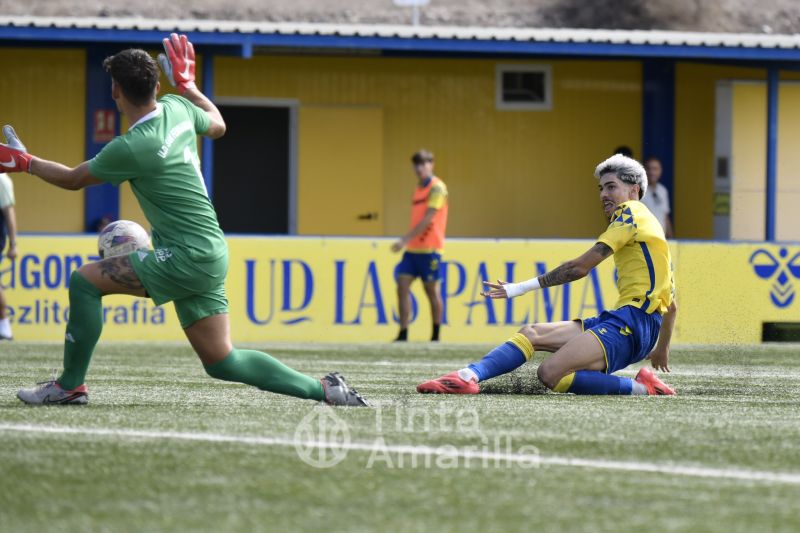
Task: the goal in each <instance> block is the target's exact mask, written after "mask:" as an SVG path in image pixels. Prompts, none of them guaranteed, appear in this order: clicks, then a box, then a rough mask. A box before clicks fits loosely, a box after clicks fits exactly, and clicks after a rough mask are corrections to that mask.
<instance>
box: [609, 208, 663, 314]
mask: <svg viewBox="0 0 800 533" xmlns="http://www.w3.org/2000/svg"><path fill="white" fill-rule="evenodd" d="M597 242H602V243H604V244H606V245H608V247H609V248H611V249H612V250H614V264H615V265H616V266H617V276H618V278H617V287H618V289H619V300H617V303H616V305H615V308H616V309H619V308H620V307H623V306H626V305H634V306H636V307H639V308H640V309H642V310H644V311H646V312H647V313H653V312H655V311H658V312H659V313H662V314H663V313H665V312H666V311H667V308H668V307H669V306H670V304H671V303H672V298H673V295H674V293H675V280H674V277H673V273H672V257H671V256H670V253H669V246H668V245H667V239H666V237H664V229H663V228H662V227H661V224H660V223H659V222H658V220H657V219H656V217H655V216H654V215H653V213H651V212H650V210H649V209H647V206H645V205H644V204H643V203H641V202H637V201H635V200H631V201H628V202H625V203H623V204H620V205H619V207H617V210H616V211H614V214H613V215H611V223H610V224H609V226H608V229H607V230H606V231H605V233H603V234H602V235H600V237H598V239H597Z"/></svg>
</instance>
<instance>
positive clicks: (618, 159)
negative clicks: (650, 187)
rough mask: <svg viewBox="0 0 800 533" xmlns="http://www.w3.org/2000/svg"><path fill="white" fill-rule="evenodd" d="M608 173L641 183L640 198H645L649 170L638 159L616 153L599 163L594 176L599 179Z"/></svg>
mask: <svg viewBox="0 0 800 533" xmlns="http://www.w3.org/2000/svg"><path fill="white" fill-rule="evenodd" d="M606 174H614V175H615V176H617V177H618V178H619V179H620V180H621V181H624V182H625V183H630V184H637V185H639V200H641V199H642V198H644V193H646V192H647V172H645V170H644V167H643V166H642V164H641V163H639V162H638V161H637V160H635V159H633V158H630V157H627V156H624V155H622V154H614V155H612V156H611V157H609V158H608V159H606V160H605V161H603V162H602V163H600V164H599V165H597V168H596V169H595V170H594V177H595V178H597V179H600V178H601V177H602V176H605V175H606Z"/></svg>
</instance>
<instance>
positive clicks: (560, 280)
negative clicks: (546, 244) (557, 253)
mask: <svg viewBox="0 0 800 533" xmlns="http://www.w3.org/2000/svg"><path fill="white" fill-rule="evenodd" d="M613 253H614V251H613V250H612V249H611V248H610V247H609V246H608V245H607V244H604V243H602V242H598V243H595V245H594V246H592V247H591V248H590V249H589V251H588V252H586V253H585V254H583V255H582V256H580V257H579V258H577V259H573V260H571V261H567V262H566V263H564V264H563V265H560V266H558V267H556V268H554V269H553V270H551V271H550V272H547V273H546V274H543V275H541V276H539V285H541V286H542V287H553V286H555V285H563V284H565V283H569V282H571V281H575V280H578V279H581V278H583V277H585V276H586V275H587V274H588V273H589V272H591V270H592V269H593V268H594V267H596V266H597V265H599V264H600V263H601V262H602V261H603V260H604V259H606V258H607V257H608V256H610V255H611V254H613Z"/></svg>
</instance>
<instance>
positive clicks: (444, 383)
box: [417, 372, 481, 394]
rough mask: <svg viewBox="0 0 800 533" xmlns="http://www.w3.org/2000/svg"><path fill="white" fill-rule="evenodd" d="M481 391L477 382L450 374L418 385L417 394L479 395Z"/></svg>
mask: <svg viewBox="0 0 800 533" xmlns="http://www.w3.org/2000/svg"><path fill="white" fill-rule="evenodd" d="M480 391H481V390H480V387H478V384H477V383H476V382H474V381H472V380H469V381H464V380H463V379H461V377H460V376H459V375H458V372H450V373H449V374H445V375H444V376H442V377H440V378H436V379H432V380H430V381H426V382H425V383H421V384H419V385H417V392H419V393H421V394H478V393H479V392H480Z"/></svg>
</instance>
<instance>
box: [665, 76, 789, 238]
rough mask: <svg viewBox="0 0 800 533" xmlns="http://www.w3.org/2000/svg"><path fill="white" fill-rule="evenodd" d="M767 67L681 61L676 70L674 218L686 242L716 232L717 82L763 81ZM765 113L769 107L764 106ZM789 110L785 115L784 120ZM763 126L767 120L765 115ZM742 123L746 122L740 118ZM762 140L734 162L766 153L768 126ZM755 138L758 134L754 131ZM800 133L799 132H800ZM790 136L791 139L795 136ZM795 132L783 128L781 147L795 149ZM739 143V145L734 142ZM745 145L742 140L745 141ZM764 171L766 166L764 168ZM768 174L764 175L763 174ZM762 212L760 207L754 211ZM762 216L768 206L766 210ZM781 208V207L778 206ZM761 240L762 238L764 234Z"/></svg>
mask: <svg viewBox="0 0 800 533" xmlns="http://www.w3.org/2000/svg"><path fill="white" fill-rule="evenodd" d="M782 78H783V79H798V74H796V73H783V74H782ZM764 79H765V71H764V69H749V68H739V67H727V66H717V65H704V64H697V63H678V65H677V66H676V72H675V191H674V195H675V198H674V206H673V211H674V213H673V216H674V218H675V226H676V233H677V236H678V237H681V238H692V239H710V238H712V237H713V236H714V228H713V223H714V219H713V191H714V135H715V132H714V120H715V116H714V113H715V107H714V106H715V93H716V84H717V81H721V80H764ZM765 109H766V108H765ZM783 113H784V111H783V110H782V111H781V116H782V117H783V116H784V115H783ZM762 117H763V120H762V123H765V122H766V115H763V114H762ZM794 117H797V114H796V112H794V114H791V112H790V113H789V114H787V115H786V119H785V120H782V121H781V122H782V123H784V125H787V126H788V125H789V124H791V123H795V122H797V121H796V118H794ZM740 120H741V118H740ZM756 127H760V128H761V130H760V131H761V132H762V133H761V134H759V135H760V137H758V139H755V138H753V139H752V141H748V142H746V143H744V145H740V146H741V147H742V148H741V150H739V152H740V153H735V154H734V162H733V164H734V165H735V164H737V163H736V159H737V158H738V157H743V156H746V155H747V153H748V152H750V151H751V150H752V151H755V153H758V150H762V151H763V150H764V146H765V144H766V137H764V133H763V132H764V131H765V129H764V128H765V126H763V125H762V126H756ZM753 133H754V135H755V134H756V133H757V132H755V131H754V132H753ZM797 133H800V131H797ZM790 135H791V136H790ZM797 138H798V137H797V136H795V133H792V131H791V130H790V129H786V128H783V127H782V128H781V132H780V139H781V145H782V146H786V145H787V143H789V145H790V146H791V144H790V143H792V139H797ZM734 142H735V141H734ZM740 142H741V139H740ZM762 169H763V166H762ZM762 172H763V171H762ZM755 209H758V207H755ZM761 209H762V211H761V213H762V215H761V217H762V218H763V207H761ZM779 209H780V206H779ZM757 238H759V239H760V238H763V232H762V233H760V234H759V236H758V237H757Z"/></svg>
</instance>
